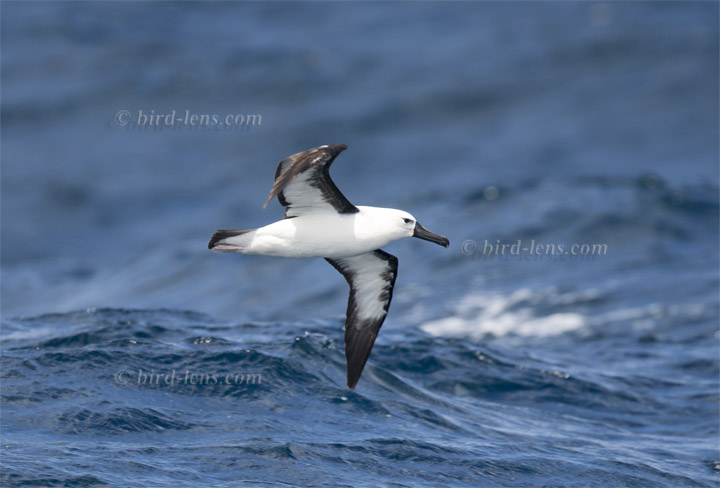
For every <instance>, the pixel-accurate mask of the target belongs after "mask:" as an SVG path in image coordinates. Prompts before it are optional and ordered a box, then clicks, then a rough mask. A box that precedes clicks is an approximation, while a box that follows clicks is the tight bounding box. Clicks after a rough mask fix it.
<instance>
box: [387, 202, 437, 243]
mask: <svg viewBox="0 0 720 488" xmlns="http://www.w3.org/2000/svg"><path fill="white" fill-rule="evenodd" d="M383 210H384V215H383V220H384V221H385V223H386V224H387V225H388V226H389V227H390V228H391V232H392V233H393V234H394V235H395V236H397V237H396V238H397V239H403V238H405V237H417V238H418V239H423V240H425V241H430V242H434V243H435V244H439V245H441V246H444V247H448V246H449V245H450V241H449V240H448V238H447V237H445V236H441V235H439V234H435V233H433V232H430V231H429V230H427V229H426V228H425V227H423V226H422V225H420V222H418V221H417V220H415V217H413V216H412V215H410V214H409V213H407V212H404V211H402V210H395V209H383Z"/></svg>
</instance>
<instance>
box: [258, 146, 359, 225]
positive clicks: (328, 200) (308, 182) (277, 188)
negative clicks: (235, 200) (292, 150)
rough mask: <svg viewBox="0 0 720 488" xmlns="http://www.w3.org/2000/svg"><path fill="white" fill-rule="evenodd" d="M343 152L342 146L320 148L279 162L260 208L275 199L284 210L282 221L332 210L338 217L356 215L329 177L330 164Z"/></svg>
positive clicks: (350, 204)
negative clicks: (267, 194)
mask: <svg viewBox="0 0 720 488" xmlns="http://www.w3.org/2000/svg"><path fill="white" fill-rule="evenodd" d="M345 149H347V146H346V145H345V144H336V145H332V146H320V147H316V148H314V149H308V150H307V151H303V152H300V153H297V154H293V155H292V156H290V157H287V158H285V159H284V160H282V161H281V162H280V164H279V165H278V168H277V171H276V172H275V183H274V184H273V186H272V189H271V190H270V196H269V197H268V199H267V201H266V202H265V204H264V205H263V207H267V205H268V203H270V201H271V200H272V199H273V198H274V197H276V196H277V197H278V200H279V201H280V204H281V205H282V206H283V207H285V218H290V217H297V216H300V215H303V214H305V213H310V212H313V211H317V210H320V211H322V210H325V211H327V210H332V211H335V212H337V213H341V214H342V213H356V212H358V209H357V207H355V205H353V204H352V203H350V201H349V200H348V199H347V198H345V195H343V194H342V192H341V191H340V190H338V187H337V186H335V183H333V180H332V179H331V178H330V171H329V170H330V165H331V164H332V162H333V161H334V160H335V158H336V157H337V155H338V154H340V153H341V152H342V151H344V150H345Z"/></svg>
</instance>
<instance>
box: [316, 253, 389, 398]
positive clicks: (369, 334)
mask: <svg viewBox="0 0 720 488" xmlns="http://www.w3.org/2000/svg"><path fill="white" fill-rule="evenodd" d="M373 254H374V255H375V256H377V257H378V258H380V259H383V260H385V261H387V262H388V264H389V265H390V270H389V271H388V272H386V273H389V276H385V278H388V279H389V283H388V285H387V286H386V287H385V289H384V290H383V291H382V292H381V293H380V296H379V297H378V299H380V300H383V301H384V302H385V304H384V307H383V308H384V310H385V313H384V315H383V316H382V317H381V318H380V319H377V320H375V321H372V320H367V321H364V323H361V322H362V321H360V320H359V319H358V316H357V306H356V303H355V289H354V288H353V282H352V280H353V277H354V274H353V273H352V271H350V270H346V269H344V268H343V267H342V264H340V263H339V262H338V261H335V260H332V259H328V258H325V260H326V261H327V262H328V263H330V264H331V265H332V266H333V267H334V268H335V269H336V270H338V271H339V272H340V274H342V275H343V277H344V278H345V280H346V281H347V282H348V285H350V297H349V298H348V306H347V316H346V320H345V359H346V360H347V386H348V388H350V389H351V390H352V389H354V388H355V386H356V385H357V383H358V381H359V380H360V376H361V375H362V372H363V369H365V364H366V363H367V360H368V358H369V357H370V352H371V351H372V348H373V346H374V345H375V339H377V335H378V332H379V331H380V327H382V324H383V323H384V322H385V318H386V317H387V313H388V310H389V308H390V302H391V301H392V295H393V289H394V287H395V279H396V278H397V269H398V259H397V258H396V257H395V256H393V255H392V254H390V253H387V252H385V251H383V250H382V249H377V250H375V251H373ZM358 325H359V327H358Z"/></svg>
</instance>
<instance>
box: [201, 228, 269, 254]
mask: <svg viewBox="0 0 720 488" xmlns="http://www.w3.org/2000/svg"><path fill="white" fill-rule="evenodd" d="M256 230H257V229H247V230H216V231H215V233H214V234H213V235H212V237H211V238H210V242H208V249H211V250H212V251H214V252H240V253H241V252H243V250H244V249H245V248H246V246H247V244H248V243H249V241H250V240H251V239H252V234H251V233H254V232H255V231H256ZM248 234H250V235H248ZM248 238H250V239H248Z"/></svg>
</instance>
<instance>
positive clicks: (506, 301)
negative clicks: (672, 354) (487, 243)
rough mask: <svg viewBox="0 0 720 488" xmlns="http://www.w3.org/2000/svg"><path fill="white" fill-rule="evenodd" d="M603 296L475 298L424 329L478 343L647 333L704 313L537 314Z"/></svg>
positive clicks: (653, 308) (656, 308)
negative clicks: (618, 329) (609, 330)
mask: <svg viewBox="0 0 720 488" xmlns="http://www.w3.org/2000/svg"><path fill="white" fill-rule="evenodd" d="M599 296H601V293H600V292H599V291H598V290H581V291H574V292H565V293H561V292H559V291H558V290H557V289H556V288H545V289H541V290H530V289H527V288H523V289H520V290H518V291H516V292H514V293H511V294H509V295H502V294H497V293H496V294H482V293H471V294H469V295H467V296H465V297H463V298H462V299H461V300H460V301H459V302H458V303H457V305H456V306H455V310H454V313H453V314H452V315H450V316H448V317H444V318H440V319H437V320H433V321H430V322H426V323H424V324H423V325H421V327H420V328H421V329H422V330H424V331H425V332H427V333H429V334H432V335H435V336H444V337H469V338H471V339H474V340H481V339H482V338H483V337H485V336H488V335H493V336H496V337H503V336H512V335H515V336H535V337H548V336H554V335H559V334H564V333H566V332H571V331H581V330H591V329H595V328H599V327H600V328H601V327H603V326H605V325H607V324H613V323H628V324H629V326H630V327H632V328H633V329H635V330H646V329H649V328H652V327H653V326H654V325H655V324H656V323H657V321H658V319H660V318H662V317H664V316H667V315H679V316H688V317H695V316H699V315H702V313H703V311H704V307H703V306H702V305H701V304H685V305H662V304H659V303H650V304H647V305H644V306H640V307H632V308H620V309H616V310H610V311H606V312H604V313H598V314H595V315H585V314H582V313H578V312H575V311H567V312H556V313H550V314H547V315H539V314H538V311H539V310H543V309H553V310H557V309H558V308H560V309H562V308H563V307H572V306H573V305H575V306H577V305H581V304H583V303H585V302H588V301H591V300H594V299H596V298H597V297H599Z"/></svg>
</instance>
